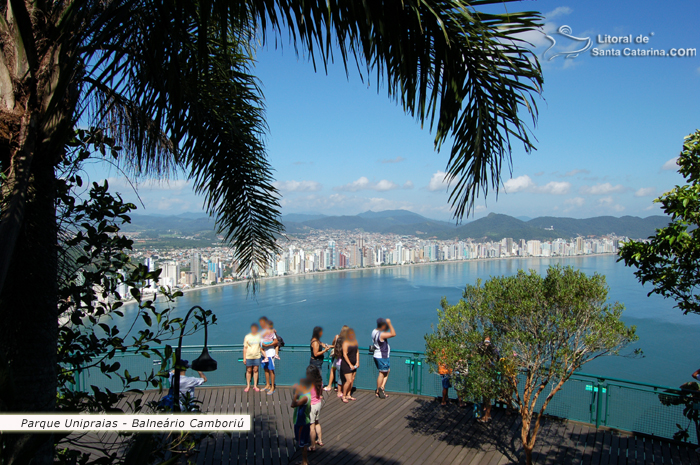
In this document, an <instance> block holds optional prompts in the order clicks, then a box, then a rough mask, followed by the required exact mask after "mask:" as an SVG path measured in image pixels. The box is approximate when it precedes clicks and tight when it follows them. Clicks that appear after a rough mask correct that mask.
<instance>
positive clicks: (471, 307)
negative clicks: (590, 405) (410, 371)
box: [426, 267, 638, 464]
mask: <svg viewBox="0 0 700 465" xmlns="http://www.w3.org/2000/svg"><path fill="white" fill-rule="evenodd" d="M607 300H608V286H607V284H606V281H605V277H604V276H601V275H599V274H594V275H592V276H587V275H586V274H584V273H582V272H581V271H578V270H574V269H573V268H571V267H566V268H563V267H550V268H549V269H548V271H547V275H546V276H545V277H542V276H540V275H538V274H537V273H536V272H534V271H530V272H529V273H526V272H524V271H522V270H520V271H519V272H518V274H517V275H515V276H509V277H506V276H502V277H493V278H491V279H489V280H488V281H486V282H485V283H484V284H483V285H482V283H481V281H478V282H477V284H476V285H475V286H472V285H467V287H466V289H465V291H464V294H463V298H462V300H460V301H459V303H458V304H457V305H454V306H450V305H448V304H447V301H445V300H443V305H442V307H443V308H442V310H440V311H438V316H439V322H438V326H437V328H436V330H435V332H434V333H433V334H429V335H428V336H426V341H427V351H426V352H427V354H428V361H429V362H431V363H433V364H436V363H452V364H456V363H458V362H459V360H468V361H469V377H472V376H473V375H474V373H480V374H481V375H482V376H483V375H484V373H487V372H488V375H489V376H491V379H498V380H499V382H498V383H496V385H495V388H496V389H499V388H500V392H501V394H502V396H503V397H507V399H505V400H506V401H508V402H511V401H513V402H514V403H515V405H516V406H517V409H518V411H519V414H520V416H521V418H522V428H521V440H522V443H523V449H524V451H525V457H526V461H527V463H528V464H531V463H532V451H533V449H534V447H535V441H536V439H537V433H538V431H539V429H540V422H541V418H542V415H543V414H544V412H545V410H546V409H547V406H548V405H549V403H550V401H551V400H552V398H553V397H554V395H555V394H556V393H557V392H559V390H561V388H562V386H563V385H564V383H565V382H566V381H567V380H568V379H569V378H570V377H571V375H572V374H573V373H574V372H575V371H577V370H578V369H580V368H581V366H583V365H584V364H586V363H588V362H590V361H591V360H594V359H596V358H598V357H601V356H605V355H618V354H619V353H620V350H621V349H623V348H624V347H625V346H627V345H628V344H629V343H630V342H633V341H636V340H637V339H638V338H637V336H636V335H635V327H634V326H632V327H628V326H626V325H625V324H624V322H622V321H621V320H620V317H621V315H622V311H623V310H624V306H623V305H622V304H620V303H618V302H615V303H608V302H607ZM485 333H487V334H490V335H491V340H492V343H493V344H495V345H496V347H498V348H499V349H500V353H501V356H502V358H501V359H500V360H499V361H498V363H495V364H494V363H492V362H490V361H488V360H486V359H484V358H483V357H479V356H475V354H478V353H479V344H480V343H481V342H482V341H483V336H484V334H485ZM443 348H447V350H443ZM519 384H520V385H519ZM473 385H474V383H469V382H466V383H460V385H459V386H457V389H458V390H461V391H462V392H460V394H462V395H463V396H465V397H469V398H478V397H479V396H480V395H482V394H483V392H482V391H481V390H479V392H470V391H471V386H473ZM477 386H478V384H477ZM542 396H545V398H544V400H543V401H541V402H539V403H538V401H540V400H541V398H542ZM535 413H536V414H537V415H536V416H535V415H534V414H535Z"/></svg>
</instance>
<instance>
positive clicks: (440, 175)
mask: <svg viewBox="0 0 700 465" xmlns="http://www.w3.org/2000/svg"><path fill="white" fill-rule="evenodd" d="M449 185H450V179H449V178H447V173H445V172H444V171H438V172H436V173H434V174H433V175H432V176H431V177H430V182H429V183H428V190H429V191H433V192H435V191H445V190H447V188H448V187H449Z"/></svg>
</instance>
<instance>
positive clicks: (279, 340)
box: [275, 331, 284, 349]
mask: <svg viewBox="0 0 700 465" xmlns="http://www.w3.org/2000/svg"><path fill="white" fill-rule="evenodd" d="M275 337H277V341H278V342H279V344H280V345H279V348H280V349H282V347H284V339H282V337H281V336H280V335H279V334H277V331H275Z"/></svg>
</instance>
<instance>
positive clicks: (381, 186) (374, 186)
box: [334, 176, 399, 192]
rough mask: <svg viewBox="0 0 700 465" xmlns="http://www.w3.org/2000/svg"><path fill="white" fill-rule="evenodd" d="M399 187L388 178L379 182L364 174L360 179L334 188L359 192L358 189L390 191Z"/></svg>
mask: <svg viewBox="0 0 700 465" xmlns="http://www.w3.org/2000/svg"><path fill="white" fill-rule="evenodd" d="M398 188H399V185H398V184H396V183H394V182H391V181H387V180H386V179H382V180H381V181H378V182H372V181H370V180H369V179H367V178H366V177H365V176H362V177H361V178H359V179H358V180H356V181H353V182H351V183H349V184H345V185H343V186H338V187H335V188H334V190H337V191H345V192H357V191H364V190H371V191H379V192H385V191H390V190H394V189H398Z"/></svg>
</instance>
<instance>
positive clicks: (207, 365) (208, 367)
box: [173, 305, 217, 412]
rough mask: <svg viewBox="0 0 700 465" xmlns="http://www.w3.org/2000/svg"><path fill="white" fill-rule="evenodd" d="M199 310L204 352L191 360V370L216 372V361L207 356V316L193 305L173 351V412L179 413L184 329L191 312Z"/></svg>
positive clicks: (198, 307)
mask: <svg viewBox="0 0 700 465" xmlns="http://www.w3.org/2000/svg"><path fill="white" fill-rule="evenodd" d="M195 310H199V311H200V312H201V313H202V317H203V320H204V350H202V355H200V356H199V357H197V358H196V359H194V360H192V369H193V370H195V371H216V368H217V363H216V360H214V359H213V358H211V356H210V355H209V349H208V348H207V337H208V335H209V334H208V332H207V314H206V313H205V311H204V309H203V308H202V307H200V306H199V305H195V306H194V307H192V308H191V309H190V311H189V312H187V315H186V316H185V320H184V321H183V322H182V326H181V328H180V339H179V340H178V342H177V350H176V351H175V376H173V395H174V396H175V402H173V410H174V411H177V412H179V411H180V369H183V371H184V370H185V369H186V367H181V366H178V364H180V363H182V336H183V335H184V334H185V327H186V326H187V319H188V318H189V317H190V315H191V314H192V312H193V311H195Z"/></svg>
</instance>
